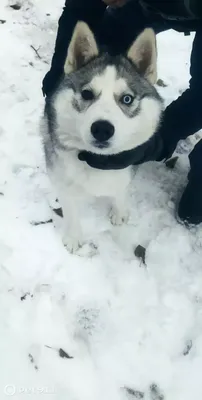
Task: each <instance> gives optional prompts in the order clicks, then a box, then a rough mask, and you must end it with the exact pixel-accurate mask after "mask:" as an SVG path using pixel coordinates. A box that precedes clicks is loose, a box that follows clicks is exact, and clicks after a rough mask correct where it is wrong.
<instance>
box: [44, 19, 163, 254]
mask: <svg viewBox="0 0 202 400" xmlns="http://www.w3.org/2000/svg"><path fill="white" fill-rule="evenodd" d="M156 58H157V55H156V40H155V35H154V32H153V31H152V30H151V29H146V30H145V31H143V33H142V34H140V35H139V37H138V38H137V39H136V40H135V42H134V43H133V44H132V46H131V47H130V49H129V50H128V53H127V55H126V56H116V57H112V56H110V55H109V54H107V53H105V54H101V55H99V51H98V46H97V44H96V41H95V38H94V35H93V33H92V32H91V31H90V29H89V27H88V26H87V25H86V24H85V23H84V22H79V23H78V24H77V26H76V28H75V30H74V33H73V36H72V40H71V43H70V45H69V49H68V54H67V58H66V62H65V65H64V78H63V79H62V81H61V83H60V84H59V87H58V88H57V90H56V91H55V93H54V94H53V95H52V96H51V98H49V99H48V100H47V102H46V107H45V114H44V118H43V124H42V133H43V138H44V147H45V155H46V163H47V169H48V172H49V175H50V178H51V181H52V184H53V185H54V187H55V188H56V191H57V195H58V199H59V202H60V204H61V207H62V209H63V225H64V226H63V228H64V229H63V242H64V244H65V246H66V247H67V248H68V249H69V251H71V252H76V251H77V250H78V249H79V247H80V246H82V244H83V243H84V242H85V240H84V236H83V232H82V229H81V225H80V217H79V208H80V207H79V206H80V204H81V203H82V202H83V200H84V197H88V196H96V197H98V196H107V197H110V198H111V203H112V211H111V221H112V223H113V224H121V223H123V222H124V221H127V218H128V212H127V207H126V196H127V188H128V185H129V183H130V179H131V169H132V167H128V168H125V169H122V170H111V171H104V170H98V169H93V168H91V167H90V166H89V165H88V164H86V163H84V162H82V161H80V160H79V159H78V153H79V151H81V150H87V151H90V152H93V153H97V154H105V155H108V154H117V153H120V152H122V151H125V150H129V149H132V148H135V147H136V146H139V145H141V144H142V143H144V142H146V141H147V140H149V139H150V138H151V137H152V136H153V134H154V132H155V131H156V129H157V126H158V124H159V121H160V117H161V113H162V102H161V99H160V97H159V95H158V94H157V92H156V90H155V88H154V86H153V85H154V83H155V81H156V75H157V73H156V61H157V60H156ZM103 121H104V124H103ZM92 127H93V128H92Z"/></svg>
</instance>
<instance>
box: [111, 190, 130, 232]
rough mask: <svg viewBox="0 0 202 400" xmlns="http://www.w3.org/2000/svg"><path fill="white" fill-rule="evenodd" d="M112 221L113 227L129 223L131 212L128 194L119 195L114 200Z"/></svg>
mask: <svg viewBox="0 0 202 400" xmlns="http://www.w3.org/2000/svg"><path fill="white" fill-rule="evenodd" d="M110 219H111V223H112V224H113V225H122V224H124V223H127V222H128V219H129V212H128V206H127V196H126V193H119V194H118V195H117V197H114V198H113V199H112V208H111V211H110Z"/></svg>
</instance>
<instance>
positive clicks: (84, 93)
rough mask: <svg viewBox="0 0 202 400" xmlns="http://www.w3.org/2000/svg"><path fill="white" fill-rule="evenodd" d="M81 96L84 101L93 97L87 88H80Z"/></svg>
mask: <svg viewBox="0 0 202 400" xmlns="http://www.w3.org/2000/svg"><path fill="white" fill-rule="evenodd" d="M81 96H82V98H83V99H84V100H86V101H91V100H93V99H94V97H95V96H94V93H93V92H92V90H88V89H85V90H82V92H81Z"/></svg>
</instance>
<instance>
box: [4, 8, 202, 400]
mask: <svg viewBox="0 0 202 400" xmlns="http://www.w3.org/2000/svg"><path fill="white" fill-rule="evenodd" d="M11 4H12V3H11V2H8V0H1V4H0V19H1V21H0V38H1V40H0V89H1V91H0V115H1V117H0V399H1V400H4V399H8V398H9V397H13V398H14V399H15V400H21V399H30V398H31V399H32V398H33V399H35V398H36V399H38V398H41V399H42V398H47V399H48V400H101V399H102V400H103V399H104V400H128V399H129V400H130V399H131V400H136V399H141V398H143V396H144V400H163V399H164V400H190V399H194V400H201V399H202V382H201V370H202V231H201V229H200V227H199V228H195V229H192V230H187V229H186V228H185V227H183V226H182V225H180V224H178V223H177V221H176V219H175V216H174V215H175V205H176V204H177V202H178V199H179V196H180V194H181V191H182V189H183V187H184V185H185V183H186V175H187V171H188V157H187V153H188V151H190V149H191V147H192V145H193V143H194V142H195V141H196V140H197V139H196V138H192V140H191V141H190V140H188V141H187V142H186V143H185V144H183V145H180V147H179V152H180V158H179V161H178V162H177V165H176V167H175V169H174V170H168V169H167V168H166V167H165V165H164V164H158V163H150V164H147V165H145V166H141V167H140V168H139V169H138V170H137V172H136V174H134V179H133V182H132V184H131V197H130V208H131V219H130V222H129V225H128V226H124V227H121V228H112V227H111V225H110V223H109V221H108V218H107V207H106V205H105V204H104V203H103V202H101V204H99V206H98V205H96V206H93V207H89V209H88V210H86V213H85V217H84V221H83V223H84V225H85V226H86V228H87V225H88V234H89V235H90V236H91V237H93V236H95V235H96V237H97V240H98V242H99V247H100V254H99V255H97V256H95V257H94V258H92V259H88V258H81V257H78V256H73V255H70V254H68V252H67V251H66V250H65V249H64V248H63V245H62V243H61V240H60V238H59V236H58V235H57V233H56V231H55V230H54V227H53V224H51V223H47V224H43V225H41V224H40V225H37V222H40V221H48V220H49V219H50V218H51V211H50V209H49V205H48V194H49V191H50V188H49V182H48V179H47V177H46V172H45V165H44V158H43V153H42V148H41V142H40V136H39V129H38V121H39V116H40V114H41V111H42V107H43V101H44V100H43V98H42V95H41V90H40V86H41V80H42V78H43V76H44V74H45V72H46V71H47V70H48V63H49V61H50V58H51V52H52V49H53V44H54V39H55V34H56V26H57V25H56V22H57V19H58V17H59V15H60V12H61V7H62V5H63V1H62V0H60V1H54V0H49V1H48V0H32V1H31V0H25V1H24V2H23V6H22V8H21V9H20V10H14V9H12V8H10V7H9V5H11ZM4 21H5V22H4ZM192 40H193V36H192V37H184V36H183V35H181V34H177V33H175V32H167V33H164V34H161V35H160V36H159V38H158V45H159V77H160V78H161V79H163V80H164V81H165V82H166V84H167V85H168V86H167V87H166V88H161V93H162V95H163V97H164V98H165V101H166V103H168V102H170V101H171V100H172V99H173V98H175V97H177V96H178V95H179V93H180V92H181V91H182V90H184V89H185V88H186V86H187V84H188V78H189V72H188V67H189V53H190V49H191V44H192ZM32 46H33V47H34V48H35V49H37V50H38V53H39V57H38V56H37V54H36V52H35V51H34V49H33V47H32ZM185 112H186V111H185ZM182 150H183V151H182ZM139 244H140V245H142V246H144V247H146V265H144V264H143V263H142V262H141V261H140V260H139V259H138V258H136V257H135V255H134V248H135V247H136V246H137V245H139ZM61 349H62V350H61ZM64 352H65V353H64ZM126 388H128V389H126ZM43 396H44V397H43Z"/></svg>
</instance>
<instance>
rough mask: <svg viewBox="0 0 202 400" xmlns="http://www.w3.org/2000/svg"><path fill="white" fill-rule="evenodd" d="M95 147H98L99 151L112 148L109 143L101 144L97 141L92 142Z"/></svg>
mask: <svg viewBox="0 0 202 400" xmlns="http://www.w3.org/2000/svg"><path fill="white" fill-rule="evenodd" d="M92 145H93V147H96V148H97V149H101V150H102V149H107V148H108V147H109V146H110V143H109V142H108V141H106V142H99V141H97V140H95V141H93V142H92Z"/></svg>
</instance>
